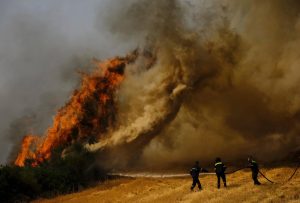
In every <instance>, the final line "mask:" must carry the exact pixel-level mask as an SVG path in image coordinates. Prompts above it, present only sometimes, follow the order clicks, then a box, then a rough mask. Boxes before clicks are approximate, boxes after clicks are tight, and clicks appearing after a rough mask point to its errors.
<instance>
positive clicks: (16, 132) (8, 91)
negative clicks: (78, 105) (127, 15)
mask: <svg viewBox="0 0 300 203" xmlns="http://www.w3.org/2000/svg"><path fill="white" fill-rule="evenodd" d="M109 2H110V1H108V0H101V1H99V0H98V1H96V0H95V1H94V0H91V1H81V0H65V1H61V0H54V1H53V0H49V1H48V0H47V1H36V0H28V1H22V0H3V1H0V98H1V102H0V112H1V116H0V152H1V153H0V163H4V162H5V161H6V158H7V155H8V153H9V150H10V147H11V144H12V143H14V142H18V144H19V139H20V137H22V136H23V135H25V134H27V133H36V134H42V132H43V131H45V130H46V128H47V126H49V125H50V124H51V121H52V116H53V115H54V113H55V110H56V109H57V108H58V107H60V106H62V105H63V104H64V103H65V102H66V101H67V99H68V96H69V95H70V93H71V91H72V90H73V88H74V86H75V85H76V84H77V83H78V74H77V73H76V70H82V69H83V70H84V68H85V66H86V64H87V62H88V61H89V60H90V59H92V58H93V57H96V58H100V59H103V58H107V57H111V56H113V55H115V54H124V53H127V51H128V50H131V49H133V48H135V47H132V46H133V43H130V42H129V41H126V42H122V43H120V41H118V40H117V38H116V36H114V34H112V33H111V32H108V31H107V28H105V27H104V26H103V25H102V24H103V22H102V16H106V15H107V14H108V13H109V10H108V9H107V7H108V6H112V3H109ZM115 35H117V33H116V34H115ZM134 46H136V45H134Z"/></svg>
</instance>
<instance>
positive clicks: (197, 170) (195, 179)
mask: <svg viewBox="0 0 300 203" xmlns="http://www.w3.org/2000/svg"><path fill="white" fill-rule="evenodd" d="M200 172H207V170H205V169H203V168H201V167H200V166H199V161H196V162H195V165H194V166H193V168H191V170H190V174H191V176H192V178H193V183H192V186H191V190H193V189H194V187H195V186H196V184H197V185H198V188H199V190H202V186H201V183H200V181H199V174H200Z"/></svg>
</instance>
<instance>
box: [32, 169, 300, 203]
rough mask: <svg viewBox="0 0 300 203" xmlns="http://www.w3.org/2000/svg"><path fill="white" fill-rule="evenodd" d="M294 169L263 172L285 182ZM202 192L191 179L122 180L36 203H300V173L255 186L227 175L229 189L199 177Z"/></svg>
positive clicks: (243, 176)
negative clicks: (292, 176)
mask: <svg viewBox="0 0 300 203" xmlns="http://www.w3.org/2000/svg"><path fill="white" fill-rule="evenodd" d="M293 170H294V168H288V167H285V168H284V167H282V168H275V169H262V172H264V173H265V175H266V176H267V177H269V178H270V179H272V180H274V181H276V182H285V181H286V179H287V178H288V177H289V176H290V174H291V173H292V172H293ZM200 178H201V179H200V181H201V183H202V185H203V190H202V191H200V192H199V191H197V190H195V191H194V192H191V191H190V189H189V188H190V184H191V180H190V178H120V179H116V180H110V181H106V182H105V183H104V184H99V186H97V187H94V188H91V189H87V190H84V191H82V192H79V193H75V194H69V195H64V196H59V197H57V198H54V199H49V200H45V199H40V200H37V201H35V203H56V202H67V203H78V202H84V203H88V202H89V203H94V202H95V203H96V202H105V203H109V202H111V203H113V202H122V203H123V202H124V203H126V202H151V203H153V202H163V203H168V202H189V203H193V202H300V174H299V171H298V172H297V173H296V175H295V176H294V178H293V179H292V180H291V181H289V182H287V183H278V184H271V183H269V182H267V181H266V180H265V179H263V178H262V177H261V176H260V181H261V182H262V185H261V186H254V185H253V183H252V180H251V173H250V172H249V171H248V170H243V171H239V172H236V173H234V174H231V175H228V177H227V178H228V188H226V189H225V188H221V189H220V190H218V189H217V188H216V177H215V176H214V175H206V176H202V177H200Z"/></svg>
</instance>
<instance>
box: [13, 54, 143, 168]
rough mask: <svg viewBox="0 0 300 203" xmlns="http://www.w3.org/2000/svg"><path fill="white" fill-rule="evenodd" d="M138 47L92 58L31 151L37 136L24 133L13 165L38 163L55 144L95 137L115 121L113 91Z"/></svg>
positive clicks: (61, 144)
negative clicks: (121, 54)
mask: <svg viewBox="0 0 300 203" xmlns="http://www.w3.org/2000/svg"><path fill="white" fill-rule="evenodd" d="M137 55H138V53H137V51H134V52H133V53H132V54H130V55H128V56H126V57H123V58H121V57H116V58H114V59H111V60H107V61H98V60H94V64H95V66H96V70H95V71H94V72H92V73H90V74H86V73H83V74H82V82H81V87H80V88H79V89H77V90H75V91H74V93H73V95H72V97H71V99H70V101H69V102H68V103H67V104H66V105H65V106H64V107H63V108H61V109H60V110H59V111H58V112H57V115H56V116H55V117H54V121H53V126H52V127H50V128H49V129H48V130H47V132H46V135H45V137H44V138H40V142H39V144H37V146H36V149H35V151H34V152H31V151H30V147H31V146H32V143H33V141H34V140H37V139H38V137H34V136H26V137H25V138H24V139H23V144H22V148H21V150H20V153H19V154H18V157H17V159H16V160H15V165H18V166H24V162H25V160H26V159H28V158H30V159H34V160H35V162H34V163H33V164H32V165H33V166H34V165H37V164H39V163H41V162H43V161H44V160H47V159H49V158H50V157H51V151H52V149H53V148H55V147H58V146H67V145H68V144H70V143H72V142H73V141H76V140H81V141H89V140H90V139H91V138H93V140H97V139H99V138H100V136H101V135H102V134H103V133H105V132H106V131H107V129H108V128H109V127H110V126H112V125H113V124H114V122H115V113H116V110H117V109H116V106H115V98H114V96H115V91H116V89H117V88H118V87H119V85H120V83H121V82H122V81H123V79H124V69H125V67H126V65H127V64H129V63H132V62H134V61H135V60H136V58H137Z"/></svg>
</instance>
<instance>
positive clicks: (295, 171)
mask: <svg viewBox="0 0 300 203" xmlns="http://www.w3.org/2000/svg"><path fill="white" fill-rule="evenodd" d="M299 167H300V164H298V165H297V166H296V168H295V170H294V172H293V173H292V175H291V176H290V177H289V178H288V179H287V180H286V181H285V182H282V184H283V183H287V182H289V181H290V180H292V178H293V177H294V176H295V174H296V173H297V171H298V169H299ZM246 168H248V167H243V168H239V169H237V170H234V171H231V172H227V173H226V174H233V173H235V172H238V171H240V170H243V169H246ZM258 172H259V174H260V175H261V176H262V177H263V178H265V179H266V180H267V181H269V182H270V183H272V184H275V183H279V182H274V181H272V180H270V179H269V178H268V177H266V176H265V175H264V174H263V173H262V172H261V171H258Z"/></svg>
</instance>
